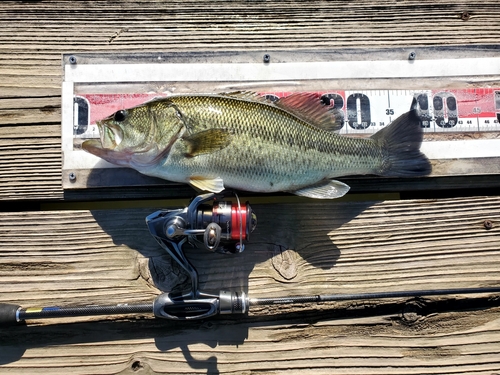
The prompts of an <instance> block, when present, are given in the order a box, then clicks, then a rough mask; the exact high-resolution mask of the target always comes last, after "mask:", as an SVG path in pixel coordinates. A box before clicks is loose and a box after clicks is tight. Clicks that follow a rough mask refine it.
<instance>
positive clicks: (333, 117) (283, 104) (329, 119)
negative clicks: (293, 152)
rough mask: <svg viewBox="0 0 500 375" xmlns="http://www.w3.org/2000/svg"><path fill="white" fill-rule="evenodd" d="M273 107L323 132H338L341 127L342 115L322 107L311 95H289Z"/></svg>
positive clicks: (314, 96)
mask: <svg viewBox="0 0 500 375" xmlns="http://www.w3.org/2000/svg"><path fill="white" fill-rule="evenodd" d="M274 105H276V106H277V107H279V108H281V109H284V110H285V111H288V112H290V113H292V114H294V115H295V116H297V117H298V118H300V119H301V120H303V121H305V122H307V123H309V124H311V125H315V126H317V127H318V128H321V129H323V130H328V131H338V130H340V128H342V125H343V121H342V120H343V118H344V117H343V116H342V114H341V113H340V112H339V111H338V110H335V109H332V108H330V107H329V106H326V105H324V104H323V103H322V102H321V100H320V99H319V98H318V97H317V96H316V94H313V93H296V94H291V95H289V96H287V97H285V98H281V99H279V100H278V101H276V102H275V103H274Z"/></svg>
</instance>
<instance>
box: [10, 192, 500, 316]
mask: <svg viewBox="0 0 500 375" xmlns="http://www.w3.org/2000/svg"><path fill="white" fill-rule="evenodd" d="M235 196H236V202H231V201H226V200H223V197H224V196H223V195H222V194H214V193H209V194H204V195H199V196H197V197H196V198H194V199H193V200H192V201H191V203H190V204H189V206H188V207H186V208H184V209H177V210H159V211H156V212H154V213H152V214H151V215H149V216H147V217H146V225H147V226H148V229H149V231H150V233H151V234H152V236H153V237H154V238H155V239H156V241H157V242H158V243H159V244H160V246H161V247H162V248H163V249H165V250H166V251H167V252H168V253H169V254H170V255H171V256H172V258H173V259H174V260H175V261H176V262H177V263H178V264H179V265H180V266H181V267H182V268H183V269H184V270H186V272H187V273H188V275H189V276H190V278H191V288H190V290H189V291H187V292H185V293H163V294H160V295H159V296H158V297H157V298H156V299H155V300H154V301H152V302H142V303H135V304H129V303H123V304H118V305H102V306H101V305H90V306H68V307H60V306H50V307H31V308H22V307H21V306H19V305H15V304H8V303H0V325H15V324H18V323H22V322H25V321H27V320H30V319H46V318H62V317H81V316H97V315H125V314H153V315H154V316H155V317H158V318H164V319H170V320H195V319H204V318H208V317H211V316H215V315H219V314H220V315H227V314H246V313H247V312H248V311H249V309H250V307H251V306H270V305H285V304H295V303H301V304H304V303H321V302H338V301H355V300H374V299H387V298H410V297H424V296H439V295H459V294H480V293H481V294H484V293H500V287H488V288H458V289H427V290H414V291H393V292H378V293H357V294H319V295H310V296H292V297H271V298H249V297H248V296H247V295H246V294H245V293H244V292H235V291H224V290H222V291H220V292H219V293H218V294H210V293H204V292H202V291H200V290H199V288H198V273H197V271H196V269H195V268H194V267H193V265H192V264H191V263H190V262H189V261H188V259H187V258H186V257H185V255H184V252H183V246H184V245H186V244H188V243H189V244H191V245H193V246H196V247H198V248H205V249H207V250H209V251H212V252H219V253H224V254H231V253H232V254H234V253H239V252H242V251H244V249H245V246H244V243H243V241H244V240H245V241H247V240H248V239H249V237H250V234H251V233H252V232H253V230H254V229H255V227H256V225H257V217H256V215H255V213H254V212H253V210H252V208H251V207H250V204H249V203H248V202H246V203H244V204H242V203H241V202H240V200H239V198H238V196H237V195H236V194H235ZM209 201H213V204H212V205H210V204H208V202H209Z"/></svg>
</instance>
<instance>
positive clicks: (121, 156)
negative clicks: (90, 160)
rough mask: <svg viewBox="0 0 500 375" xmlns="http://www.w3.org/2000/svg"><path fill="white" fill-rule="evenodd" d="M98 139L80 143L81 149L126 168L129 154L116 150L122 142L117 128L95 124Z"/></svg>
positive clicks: (120, 132)
mask: <svg viewBox="0 0 500 375" xmlns="http://www.w3.org/2000/svg"><path fill="white" fill-rule="evenodd" d="M96 124H97V126H98V128H99V134H100V139H89V140H86V141H85V142H83V143H82V149H83V150H85V151H87V152H89V153H91V154H93V155H96V156H98V157H100V158H102V159H104V160H106V161H108V162H110V163H113V164H118V165H125V166H128V163H129V159H130V154H129V153H127V152H126V151H118V150H116V148H117V147H118V145H120V143H121V142H122V141H123V131H122V129H121V128H120V127H119V126H116V125H113V124H104V123H103V122H101V121H97V122H96Z"/></svg>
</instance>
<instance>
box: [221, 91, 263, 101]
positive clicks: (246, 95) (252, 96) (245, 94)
mask: <svg viewBox="0 0 500 375" xmlns="http://www.w3.org/2000/svg"><path fill="white" fill-rule="evenodd" d="M219 95H220V96H226V97H228V98H235V99H243V100H250V101H252V102H259V103H264V104H272V101H270V100H268V99H266V98H265V97H264V96H261V95H259V94H257V93H255V92H253V91H233V92H224V93H222V94H219Z"/></svg>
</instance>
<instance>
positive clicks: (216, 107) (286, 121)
mask: <svg viewBox="0 0 500 375" xmlns="http://www.w3.org/2000/svg"><path fill="white" fill-rule="evenodd" d="M414 112H415V111H413V110H412V111H409V112H408V113H406V114H404V115H402V116H401V117H400V118H398V119H397V120H395V121H394V122H393V123H392V124H391V125H390V126H388V127H386V128H384V129H382V130H381V131H379V132H378V133H376V134H374V135H373V136H372V137H371V138H368V139H360V138H349V137H346V136H341V135H338V134H336V133H335V132H332V131H328V130H325V129H326V128H328V129H331V128H332V127H334V126H335V124H334V121H335V116H334V115H333V114H332V112H331V111H330V109H329V108H328V107H326V106H323V105H322V104H321V102H320V101H319V99H318V98H316V97H315V96H314V95H312V94H293V95H292V96H290V97H288V98H285V99H283V100H280V101H278V102H277V103H271V102H268V101H265V100H264V99H262V98H260V97H258V96H256V95H255V94H251V93H247V92H240V93H232V94H221V95H179V96H171V97H167V98H162V99H158V100H155V101H152V102H149V103H145V104H144V105H142V106H138V107H135V108H131V109H127V110H125V111H122V113H120V115H119V116H116V114H115V115H113V116H110V117H109V118H107V119H104V120H103V121H100V122H99V124H100V128H103V129H104V128H107V129H111V131H109V130H108V131H106V132H104V133H103V134H107V136H108V137H112V136H113V134H115V136H116V139H119V140H120V142H118V143H117V142H115V141H116V139H115V140H113V139H111V140H110V139H106V140H105V142H102V143H103V144H104V143H105V144H106V145H110V144H113V142H115V143H116V146H115V147H114V148H112V149H107V150H106V152H103V151H99V152H101V155H105V156H106V157H107V159H106V160H108V161H111V162H115V163H122V164H121V165H124V164H126V163H125V162H124V161H123V160H124V158H125V156H127V157H128V159H129V160H130V161H129V162H128V165H129V166H130V167H133V168H135V169H137V170H138V171H139V172H142V173H144V174H147V175H150V176H156V177H161V178H165V179H168V180H172V181H178V182H186V183H190V184H191V185H193V186H194V187H197V188H199V189H202V190H208V191H213V192H219V191H221V190H222V189H224V188H225V187H231V188H235V189H241V190H247V191H256V192H275V191H289V192H293V193H295V194H298V195H303V196H308V197H313V198H336V197H339V196H342V195H343V194H345V193H346V192H347V191H348V190H349V187H348V186H347V185H345V184H343V183H342V182H339V181H335V180H332V179H333V178H335V177H339V176H343V175H358V174H377V175H384V176H415V175H424V174H427V173H429V172H430V164H429V162H428V160H427V159H426V158H425V156H424V155H423V154H421V153H420V151H419V147H420V143H421V141H422V129H421V128H420V125H419V122H418V117H417V116H416V114H415V113H414ZM117 113H118V112H117ZM145 118H146V119H147V120H145ZM117 120H120V121H117ZM117 129H122V130H121V131H120V130H117ZM113 132H114V133H113ZM135 133H137V134H135ZM145 133H148V134H145ZM129 134H130V136H129V137H127V136H126V135H129ZM134 134H135V135H134ZM124 135H125V136H124ZM154 137H157V138H156V139H154ZM101 138H102V137H101ZM122 138H123V139H122ZM151 138H153V140H151ZM87 142H89V141H87ZM87 142H85V143H84V145H83V148H84V149H87V150H88V151H89V152H93V150H92V147H97V146H96V145H95V144H92V145H90V144H89V145H88V146H92V147H86V145H85V144H86V143H87ZM134 142H135V143H134ZM141 142H142V143H141ZM137 150H146V151H145V152H144V151H143V152H142V154H140V152H136V151H137ZM96 152H97V151H96ZM96 152H93V153H96ZM101 155H100V156H101ZM102 157H103V156H102ZM148 158H149V159H150V162H149V163H148ZM136 160H137V161H136Z"/></svg>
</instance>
